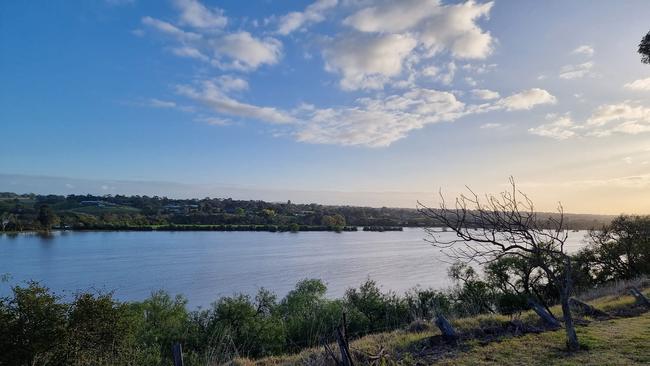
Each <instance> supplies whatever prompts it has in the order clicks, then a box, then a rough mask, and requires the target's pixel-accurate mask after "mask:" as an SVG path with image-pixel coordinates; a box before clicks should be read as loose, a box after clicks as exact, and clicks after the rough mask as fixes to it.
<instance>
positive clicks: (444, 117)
mask: <svg viewBox="0 0 650 366" xmlns="http://www.w3.org/2000/svg"><path fill="white" fill-rule="evenodd" d="M305 114H306V115H305V116H304V118H303V119H304V120H306V121H307V122H306V125H304V127H303V128H302V129H300V130H298V131H297V132H296V133H295V135H296V137H297V139H298V140H299V141H304V142H310V143H321V144H340V145H361V146H368V147H383V146H388V145H390V144H391V143H393V142H395V141H397V140H399V139H401V138H403V137H405V136H406V135H407V134H408V133H409V132H410V131H412V130H416V129H420V128H422V127H424V126H425V125H427V124H432V123H437V122H442V121H452V120H454V119H457V118H459V117H461V116H462V115H464V114H465V110H464V104H463V103H462V102H460V101H458V100H457V99H456V97H455V96H454V95H453V94H451V93H449V92H443V91H437V90H431V89H414V90H411V91H409V92H406V93H404V94H401V95H392V96H388V97H385V98H362V99H360V100H358V101H357V105H356V106H354V107H344V108H338V109H337V108H328V109H314V110H308V111H307V112H306V113H305Z"/></svg>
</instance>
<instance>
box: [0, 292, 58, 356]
mask: <svg viewBox="0 0 650 366" xmlns="http://www.w3.org/2000/svg"><path fill="white" fill-rule="evenodd" d="M58 300H59V298H58V297H57V296H55V295H53V294H51V293H50V292H49V289H48V288H46V287H43V286H41V285H39V284H38V283H36V282H30V283H29V284H28V286H27V287H18V286H17V287H14V288H13V298H12V299H3V300H0V334H2V336H1V337H0V364H2V365H8V366H13V365H16V366H18V365H49V364H60V363H61V362H62V357H63V354H62V353H63V352H62V350H64V349H65V344H66V312H67V310H68V307H67V306H66V305H64V304H61V303H59V301H58Z"/></svg>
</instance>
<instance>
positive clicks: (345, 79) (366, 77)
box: [324, 34, 417, 90]
mask: <svg viewBox="0 0 650 366" xmlns="http://www.w3.org/2000/svg"><path fill="white" fill-rule="evenodd" d="M416 44H417V41H416V40H415V39H413V38H412V37H410V36H408V35H397V34H389V35H379V36H358V35H351V36H349V37H345V38H343V39H340V40H338V41H336V42H335V43H334V44H333V45H331V47H329V48H327V49H326V50H325V51H324V57H325V60H326V69H327V70H328V71H330V72H338V73H340V74H341V75H342V79H341V81H340V86H341V88H342V89H344V90H356V89H381V88H383V86H384V84H385V83H386V82H388V80H389V79H390V78H391V77H394V76H397V75H399V74H400V73H401V72H402V62H403V61H404V59H405V58H406V57H407V56H408V55H409V54H410V53H411V51H412V50H413V49H414V48H415V46H416Z"/></svg>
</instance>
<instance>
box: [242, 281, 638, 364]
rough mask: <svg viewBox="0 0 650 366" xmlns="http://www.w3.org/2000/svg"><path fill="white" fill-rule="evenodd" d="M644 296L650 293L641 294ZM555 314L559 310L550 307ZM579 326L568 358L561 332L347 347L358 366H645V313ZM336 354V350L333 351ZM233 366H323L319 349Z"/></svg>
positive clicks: (605, 302)
mask: <svg viewBox="0 0 650 366" xmlns="http://www.w3.org/2000/svg"><path fill="white" fill-rule="evenodd" d="M644 292H645V293H646V295H650V290H648V289H646V290H645V291H644ZM589 303H590V304H592V305H594V306H596V307H598V308H599V309H602V310H605V311H607V312H610V313H612V314H615V313H617V312H618V311H620V310H621V309H625V308H628V307H630V306H631V305H632V304H633V303H634V299H633V298H632V297H631V296H627V295H624V296H605V297H601V298H598V299H595V300H590V301H589ZM552 310H553V312H554V313H555V314H561V311H560V309H559V307H554V308H552ZM508 320H509V318H508V317H505V316H500V315H497V316H493V315H484V316H477V317H473V318H465V319H458V320H455V321H454V322H453V323H454V326H455V327H456V328H457V330H459V331H461V332H462V331H468V330H470V329H477V328H487V327H489V326H491V325H496V324H502V323H504V322H507V321H508ZM521 320H522V321H523V322H524V323H527V324H536V323H537V318H536V316H535V315H534V314H531V313H524V314H522V316H521ZM583 320H585V323H586V324H585V325H579V326H578V327H577V332H578V338H579V340H580V343H581V344H582V345H583V348H584V350H582V351H580V352H577V353H575V354H572V355H569V354H567V353H566V352H565V351H564V350H565V347H564V342H565V338H564V337H565V333H564V329H560V330H557V331H548V332H544V333H541V334H527V335H524V336H519V337H507V336H506V337H501V338H497V339H491V340H489V341H481V340H477V339H469V340H465V341H463V342H462V343H461V345H460V346H459V347H458V348H451V347H438V348H437V349H435V350H432V349H431V347H430V346H429V339H430V337H432V336H436V335H439V334H440V333H439V332H438V330H437V329H435V327H433V326H431V327H430V328H429V330H426V331H423V332H419V333H410V332H407V331H404V330H397V331H393V332H388V333H379V334H372V335H368V336H366V337H363V338H360V339H358V340H355V341H353V342H351V345H350V347H351V349H352V351H353V353H354V354H355V355H357V357H356V358H357V363H358V364H368V363H369V360H368V359H367V358H366V357H364V356H363V355H365V354H372V355H376V354H377V353H378V352H379V350H380V349H382V348H383V349H384V350H385V352H384V354H385V355H386V356H385V357H383V358H382V361H383V362H381V363H374V364H384V365H391V364H400V365H427V364H431V363H436V364H443V365H648V364H650V312H646V313H643V314H641V315H639V316H634V317H627V318H615V319H611V320H601V321H598V320H594V319H589V318H586V319H583ZM334 349H335V350H336V348H334ZM235 364H238V365H264V366H266V365H301V364H310V365H329V364H332V363H331V360H326V359H325V357H324V355H323V351H322V348H320V349H316V348H314V349H308V350H305V351H303V352H301V353H300V354H296V355H288V356H279V357H269V358H265V359H261V360H257V361H252V360H246V359H239V360H237V361H236V362H235Z"/></svg>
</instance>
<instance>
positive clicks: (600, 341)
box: [440, 313, 650, 365]
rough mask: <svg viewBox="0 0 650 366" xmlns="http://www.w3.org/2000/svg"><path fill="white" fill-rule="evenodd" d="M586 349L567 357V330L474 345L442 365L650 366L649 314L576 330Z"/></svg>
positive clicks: (608, 321)
mask: <svg viewBox="0 0 650 366" xmlns="http://www.w3.org/2000/svg"><path fill="white" fill-rule="evenodd" d="M577 331H578V338H579V339H580V343H581V344H582V345H583V346H584V348H586V349H585V350H584V351H580V352H577V353H574V354H567V353H566V352H565V347H564V339H565V338H564V337H565V334H564V330H562V329H561V330H558V331H553V332H546V333H542V334H535V335H531V334H529V335H525V336H523V337H516V338H510V339H507V340H504V341H502V342H492V343H490V344H488V345H486V346H478V345H474V346H473V347H472V348H471V349H470V350H469V351H468V352H465V353H462V354H461V355H459V356H458V357H455V358H452V359H446V360H443V361H442V362H440V364H441V365H648V364H650V348H649V347H648V346H649V345H650V314H649V313H645V314H643V315H642V316H640V317H634V318H624V319H614V320H606V321H601V322H592V323H591V324H589V325H588V326H580V327H578V328H577Z"/></svg>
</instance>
